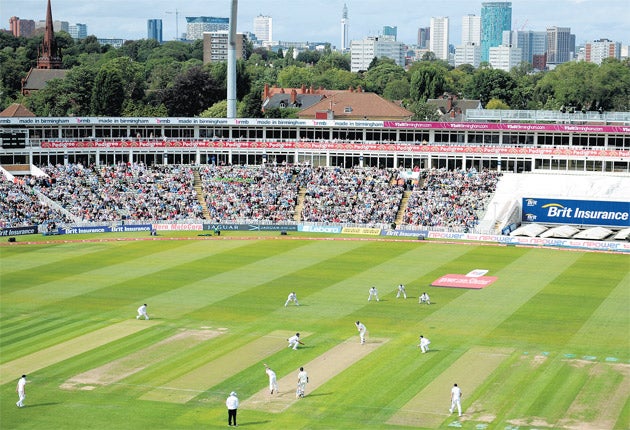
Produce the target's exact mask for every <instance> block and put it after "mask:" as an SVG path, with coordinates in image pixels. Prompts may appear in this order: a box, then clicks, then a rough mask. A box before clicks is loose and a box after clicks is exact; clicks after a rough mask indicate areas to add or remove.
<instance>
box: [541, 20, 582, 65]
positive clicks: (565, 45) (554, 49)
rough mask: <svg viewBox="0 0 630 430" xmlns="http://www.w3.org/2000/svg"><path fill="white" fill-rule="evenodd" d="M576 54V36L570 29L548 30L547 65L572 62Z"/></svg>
mask: <svg viewBox="0 0 630 430" xmlns="http://www.w3.org/2000/svg"><path fill="white" fill-rule="evenodd" d="M574 53H575V35H573V34H571V28H569V27H549V28H547V64H548V65H555V64H562V63H566V62H567V61H570V60H571V58H572V57H573V54H574Z"/></svg>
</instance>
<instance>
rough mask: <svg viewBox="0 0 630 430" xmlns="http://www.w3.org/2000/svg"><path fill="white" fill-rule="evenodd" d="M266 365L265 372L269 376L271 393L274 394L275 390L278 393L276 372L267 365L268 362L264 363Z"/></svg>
mask: <svg viewBox="0 0 630 430" xmlns="http://www.w3.org/2000/svg"><path fill="white" fill-rule="evenodd" d="M264 366H265V373H266V374H267V376H268V377H269V394H273V392H274V391H275V392H276V394H278V382H277V380H276V372H274V371H273V370H271V368H270V367H269V366H267V363H264Z"/></svg>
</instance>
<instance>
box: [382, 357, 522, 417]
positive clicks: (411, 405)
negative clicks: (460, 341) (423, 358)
mask: <svg viewBox="0 0 630 430" xmlns="http://www.w3.org/2000/svg"><path fill="white" fill-rule="evenodd" d="M512 352H513V350H510V349H506V348H491V347H488V348H483V347H474V348H471V349H469V350H468V351H466V352H465V353H464V354H463V355H462V356H461V357H460V358H459V359H458V360H457V361H455V362H454V363H453V364H452V365H451V366H450V367H449V368H448V369H446V370H445V371H444V372H442V373H441V374H440V375H439V376H438V377H437V378H435V379H434V380H433V381H432V382H431V383H429V384H428V385H427V386H426V387H425V388H424V389H423V390H422V391H421V392H420V393H418V395H416V396H415V397H414V398H413V399H411V400H410V401H409V402H407V404H405V405H404V406H403V407H402V408H401V409H400V410H399V411H398V412H396V413H395V414H394V415H392V417H391V418H390V419H389V420H388V421H387V423H388V424H394V425H404V426H415V427H423V428H438V427H439V426H440V425H441V424H442V422H444V420H445V418H446V417H447V416H448V408H449V407H450V400H449V398H450V392H451V388H452V387H453V384H455V383H456V384H457V385H458V386H459V387H460V388H461V389H462V393H463V396H462V402H466V399H467V397H470V396H471V393H473V392H474V391H475V389H476V388H477V387H479V386H480V385H481V384H483V382H484V381H485V379H486V378H488V377H489V376H490V375H491V374H492V372H494V370H495V369H496V368H497V367H499V365H500V364H501V363H502V362H503V361H504V360H506V359H507V358H508V357H509V356H510V354H511V353H512ZM473 363H474V368H475V371H474V372H471V371H470V369H471V365H472V364H473Z"/></svg>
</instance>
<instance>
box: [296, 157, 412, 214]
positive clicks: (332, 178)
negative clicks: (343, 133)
mask: <svg viewBox="0 0 630 430" xmlns="http://www.w3.org/2000/svg"><path fill="white" fill-rule="evenodd" d="M396 176H397V173H396V171H393V170H390V169H378V168H372V167H364V168H352V169H341V168H332V169H331V168H325V167H318V168H315V169H312V171H311V172H310V175H303V178H302V180H303V181H304V182H305V186H306V194H305V198H304V207H303V208H302V214H301V220H302V221H306V222H327V223H350V224H381V223H388V224H389V223H392V222H393V221H394V220H395V218H396V214H397V212H398V208H399V207H400V203H401V200H402V195H403V187H401V186H400V185H397V184H396V180H395V179H396Z"/></svg>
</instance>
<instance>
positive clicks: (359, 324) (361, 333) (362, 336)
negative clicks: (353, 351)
mask: <svg viewBox="0 0 630 430" xmlns="http://www.w3.org/2000/svg"><path fill="white" fill-rule="evenodd" d="M354 325H356V326H357V330H359V338H360V339H361V345H363V344H364V343H365V332H366V331H367V328H366V327H365V325H364V324H363V323H362V322H361V321H357V322H355V323H354Z"/></svg>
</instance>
